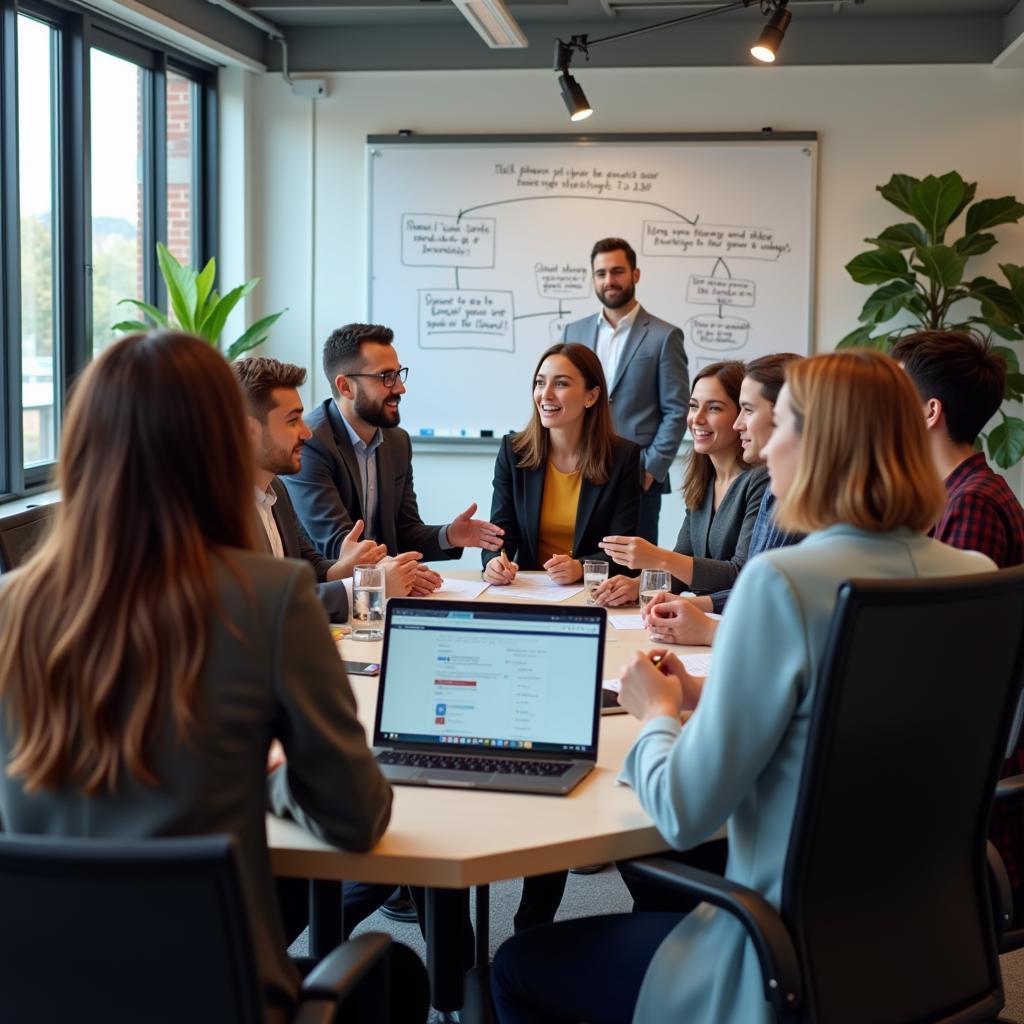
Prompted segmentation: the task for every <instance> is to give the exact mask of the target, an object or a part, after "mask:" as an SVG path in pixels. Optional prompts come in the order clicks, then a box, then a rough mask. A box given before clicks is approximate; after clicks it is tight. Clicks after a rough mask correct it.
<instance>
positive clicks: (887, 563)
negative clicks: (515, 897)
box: [623, 526, 995, 1024]
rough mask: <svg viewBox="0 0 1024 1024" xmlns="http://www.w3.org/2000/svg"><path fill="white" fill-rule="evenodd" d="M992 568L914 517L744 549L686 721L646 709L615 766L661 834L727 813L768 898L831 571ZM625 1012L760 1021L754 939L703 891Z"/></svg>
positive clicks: (736, 848) (690, 836)
mask: <svg viewBox="0 0 1024 1024" xmlns="http://www.w3.org/2000/svg"><path fill="white" fill-rule="evenodd" d="M992 569H995V564H994V563H993V562H992V561H991V560H990V559H989V558H987V557H986V556H985V555H981V554H978V553H977V552H968V551H958V550H956V549H955V548H951V547H947V546H946V545H945V544H940V543H939V542H938V541H935V540H931V539H929V538H928V537H925V536H922V535H921V534H917V533H914V532H912V531H910V530H897V531H894V532H892V533H882V534H880V533H870V532H868V531H865V530H859V529H856V528H854V527H852V526H833V527H830V528H829V529H827V530H822V531H820V532H818V533H813V534H811V535H810V536H809V537H807V538H806V539H805V540H804V541H803V542H802V543H800V544H798V545H796V546H795V547H790V548H781V549H779V550H775V551H768V552H765V553H764V554H762V555H758V556H757V557H756V558H754V559H753V560H752V561H751V562H750V563H749V564H748V565H747V567H746V568H745V569H744V570H743V572H742V573H740V576H739V580H738V582H737V584H736V586H735V587H734V588H733V592H732V597H731V598H730V600H729V604H728V605H727V606H726V611H725V617H724V619H723V621H722V624H721V626H720V627H719V630H718V635H717V636H716V638H715V655H714V660H713V661H712V666H711V672H710V675H709V676H708V679H707V682H706V683H705V686H704V692H703V694H702V696H701V700H700V704H699V705H698V708H697V711H696V712H695V713H694V715H693V717H692V718H691V719H690V721H689V722H688V723H687V725H686V727H685V728H680V725H679V722H678V721H677V720H675V719H673V718H668V717H662V718H658V719H655V720H653V721H651V722H648V724H647V725H646V726H644V728H643V729H642V730H641V732H640V735H639V736H638V737H637V740H636V743H635V744H634V745H633V748H632V749H631V750H630V752H629V754H628V755H627V758H626V765H625V768H624V771H623V775H624V778H625V779H626V781H628V782H629V783H630V785H632V786H633V788H634V789H635V790H636V792H637V794H638V796H639V797H640V802H641V803H642V804H643V806H644V808H645V810H646V811H647V812H648V814H650V815H651V817H652V818H653V819H654V821H655V823H656V824H657V826H658V830H659V831H660V832H661V834H662V835H663V836H664V837H665V838H666V839H667V840H668V842H670V843H671V844H672V846H673V847H675V848H676V849H680V850H684V849H688V848H689V847H692V846H696V845H697V844H698V843H701V842H703V841H704V840H706V839H708V838H709V837H710V836H711V835H713V834H714V832H715V831H716V830H717V829H719V828H720V827H721V826H722V825H723V824H725V823H726V822H728V826H729V862H728V865H727V867H726V870H725V874H726V877H727V878H731V879H733V880H735V881H736V882H739V883H740V884H742V885H746V886H749V887H750V888H752V889H756V890H757V891H758V892H759V893H761V895H762V896H764V897H765V898H766V899H767V900H768V901H769V902H770V903H772V905H773V906H775V907H778V906H779V904H780V901H781V898H782V875H783V869H784V867H785V861H786V848H787V846H788V844H789V833H790V827H791V825H792V821H793V814H794V812H795V809H796V799H797V790H798V786H799V781H800V771H801V767H802V765H803V760H804V750H805V748H806V745H807V733H808V727H809V720H810V712H811V706H812V702H813V699H814V691H815V686H816V684H817V681H818V676H819V673H820V671H821V659H822V656H823V654H824V650H825V642H826V638H827V636H828V630H829V625H830V623H831V620H832V612H833V610H834V607H835V601H836V592H837V590H838V588H839V585H840V584H841V583H842V582H843V581H844V580H846V579H849V578H850V577H854V576H860V577H871V578H897V579H898V578H905V577H917V576H952V575H960V574H967V573H975V572H987V571H989V570H992ZM633 1020H634V1022H635V1024H663V1022H665V1021H694V1022H697V1021H700V1022H704V1021H707V1022H711V1021H714V1022H715V1024H770V1022H773V1021H774V1014H773V1012H772V1009H771V1007H770V1005H769V1004H768V1003H767V1002H766V1001H765V999H764V995H763V986H762V981H761V971H760V967H759V965H758V962H757V955H756V954H755V952H754V949H753V946H752V945H751V944H750V942H749V941H748V940H747V938H746V933H745V932H744V931H743V929H742V927H741V926H740V925H739V924H738V923H737V922H736V921H735V919H734V918H732V917H730V916H729V914H728V913H726V912H724V911H720V910H717V909H715V908H713V907H711V906H710V905H708V904H701V905H700V906H699V907H698V908H697V909H696V910H694V911H693V912H692V913H690V914H688V915H687V916H686V918H684V920H683V921H681V922H680V923H679V924H678V925H677V926H676V928H675V929H674V930H673V931H672V932H671V933H670V934H669V936H668V938H666V939H665V941H664V942H663V943H662V944H661V946H659V947H658V950H657V952H656V953H655V955H654V958H653V959H652V960H651V964H650V967H648V969H647V973H646V975H645V976H644V981H643V985H642V986H641V989H640V995H639V998H638V1000H637V1006H636V1011H635V1013H634V1016H633Z"/></svg>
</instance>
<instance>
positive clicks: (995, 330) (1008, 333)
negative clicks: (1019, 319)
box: [963, 316, 1021, 359]
mask: <svg viewBox="0 0 1024 1024" xmlns="http://www.w3.org/2000/svg"><path fill="white" fill-rule="evenodd" d="M973 325H980V326H981V327H982V329H983V330H986V331H988V332H990V333H991V334H997V335H998V336H999V337H1000V338H1003V339H1004V340H1006V341H1020V340H1021V333H1020V331H1018V330H1017V329H1016V328H1015V327H1008V326H1007V325H1006V324H1000V323H996V321H994V320H986V319H985V318H984V317H983V316H972V317H970V318H968V320H967V323H966V324H964V325H963V326H965V327H971V326H973ZM1004 351H1006V352H1009V353H1010V354H1011V355H1013V352H1012V351H1011V350H1010V349H1005V350H1004ZM1016 358H1017V357H1016V356H1015V355H1014V359H1016Z"/></svg>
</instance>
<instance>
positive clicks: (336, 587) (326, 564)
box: [259, 477, 348, 622]
mask: <svg viewBox="0 0 1024 1024" xmlns="http://www.w3.org/2000/svg"><path fill="white" fill-rule="evenodd" d="M270 486H271V489H272V490H273V492H274V494H275V495H276V496H277V501H276V502H274V507H273V509H272V513H273V516H274V522H275V523H276V524H277V532H278V533H279V534H280V535H281V546H282V547H283V548H284V557H285V558H298V559H300V560H301V561H303V562H308V563H309V566H310V568H311V569H312V570H313V574H314V575H315V576H316V596H317V597H319V598H320V603H321V604H322V605H323V606H324V610H325V611H326V612H327V617H328V618H329V619H330V620H331V622H346V621H347V620H348V591H347V590H346V589H345V584H344V583H343V582H342V581H341V580H330V581H328V579H327V573H328V572H329V571H330V569H331V566H333V565H334V562H335V560H334V559H332V558H324V556H323V555H321V554H320V552H319V551H317V549H316V548H315V547H313V543H312V541H311V540H310V539H309V537H307V536H306V531H305V530H303V528H302V526H301V524H300V523H299V518H298V516H297V515H296V514H295V506H294V505H293V504H292V499H291V498H290V497H289V495H288V488H287V487H285V485H284V484H283V483H281V480H280V478H279V477H274V479H273V480H271V481H270ZM259 536H260V538H261V539H263V538H266V536H267V533H266V530H264V529H263V526H262V523H260V524H259ZM266 550H267V552H268V553H270V552H271V548H270V541H269V539H267V543H266Z"/></svg>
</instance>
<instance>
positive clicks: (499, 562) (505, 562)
mask: <svg viewBox="0 0 1024 1024" xmlns="http://www.w3.org/2000/svg"><path fill="white" fill-rule="evenodd" d="M517 572H519V565H518V564H517V563H516V562H512V561H509V558H508V555H506V554H505V550H504V548H503V549H502V552H501V554H500V555H498V557H497V558H492V559H491V560H490V561H489V562H488V563H487V565H485V566H484V579H485V580H486V581H487V582H488V583H493V584H494V585H495V586H498V587H504V586H507V585H508V584H509V583H511V582H512V581H513V580H514V579H515V578H516V573H517Z"/></svg>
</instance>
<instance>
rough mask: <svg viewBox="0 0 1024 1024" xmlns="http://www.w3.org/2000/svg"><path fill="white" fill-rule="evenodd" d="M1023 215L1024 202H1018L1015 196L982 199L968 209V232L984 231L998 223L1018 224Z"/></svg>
mask: <svg viewBox="0 0 1024 1024" xmlns="http://www.w3.org/2000/svg"><path fill="white" fill-rule="evenodd" d="M1021 217H1024V203H1018V202H1017V199H1016V197H1015V196H1001V197H1000V198H999V199H982V200H981V202H978V203H975V204H974V205H973V206H972V207H971V208H970V209H969V210H968V211H967V233H968V234H969V235H970V234H973V233H974V232H975V231H984V230H985V229H986V228H994V227H996V225H998V224H1016V223H1017V221H1019V220H1020V219H1021Z"/></svg>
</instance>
